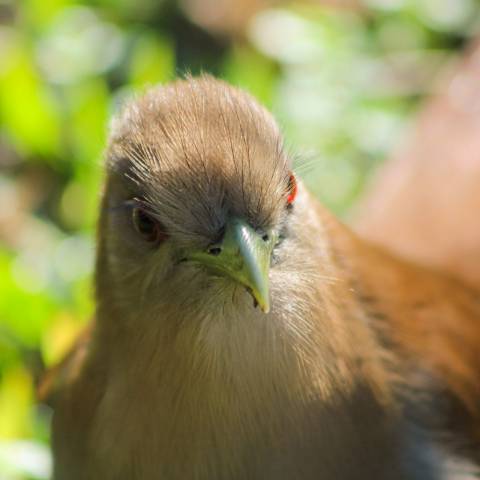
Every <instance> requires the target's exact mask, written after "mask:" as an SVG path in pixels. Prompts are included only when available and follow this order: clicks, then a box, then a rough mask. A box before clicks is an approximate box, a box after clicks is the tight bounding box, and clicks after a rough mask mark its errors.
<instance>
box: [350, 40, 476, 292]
mask: <svg viewBox="0 0 480 480" xmlns="http://www.w3.org/2000/svg"><path fill="white" fill-rule="evenodd" d="M452 70H453V71H452ZM357 230H359V231H360V232H361V233H362V235H364V236H365V237H367V238H370V239H371V240H373V241H374V242H376V243H378V244H381V245H384V246H386V247H388V248H389V249H391V250H393V251H394V252H396V253H399V254H401V255H402V256H405V257H408V258H410V259H413V260H415V261H418V262H421V263H423V264H427V265H431V266H434V267H439V268H444V269H446V270H448V271H449V272H451V273H454V274H456V275H459V276H461V277H463V278H464V279H466V280H468V281H471V282H473V283H475V284H477V285H480V42H476V43H475V44H474V45H473V46H472V47H471V48H470V49H468V51H467V53H466V55H465V58H464V59H462V60H461V61H460V63H459V65H457V66H456V67H455V68H454V69H449V72H446V78H445V79H444V80H443V81H441V84H440V88H439V90H438V93H437V94H436V95H435V96H434V97H433V98H432V99H431V100H430V101H429V102H428V103H427V105H426V106H425V108H424V109H423V111H422V112H421V113H420V115H419V118H418V121H417V122H416V124H415V125H414V127H413V130H412V132H411V135H410V137H409V138H408V139H407V142H406V143H405V145H403V146H402V147H401V148H400V149H399V150H398V151H397V152H396V154H394V155H393V157H392V158H391V160H390V161H388V162H387V163H386V164H385V166H384V167H382V169H381V170H380V172H379V174H378V176H377V178H376V179H375V181H374V183H373V185H372V187H371V189H370V190H369V192H368V194H367V196H366V198H365V200H364V202H363V204H361V207H360V209H359V215H358V218H357Z"/></svg>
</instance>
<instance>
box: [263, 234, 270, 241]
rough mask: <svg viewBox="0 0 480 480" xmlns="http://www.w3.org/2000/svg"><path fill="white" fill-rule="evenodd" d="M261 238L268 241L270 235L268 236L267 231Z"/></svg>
mask: <svg viewBox="0 0 480 480" xmlns="http://www.w3.org/2000/svg"><path fill="white" fill-rule="evenodd" d="M262 240H263V241H264V242H268V241H269V240H270V237H269V236H268V233H266V234H265V235H264V236H263V237H262Z"/></svg>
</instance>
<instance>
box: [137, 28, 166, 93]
mask: <svg viewBox="0 0 480 480" xmlns="http://www.w3.org/2000/svg"><path fill="white" fill-rule="evenodd" d="M174 68H175V55H174V52H173V45H172V43H171V41H169V40H168V39H167V38H165V37H161V36H159V35H156V34H153V33H143V34H142V35H141V36H140V37H139V38H138V39H137V40H136V42H135V44H134V48H133V52H132V57H131V61H130V68H129V80H130V84H131V85H132V86H133V87H136V88H145V86H146V85H152V84H156V83H162V82H166V81H167V80H170V79H171V78H172V77H173V73H174Z"/></svg>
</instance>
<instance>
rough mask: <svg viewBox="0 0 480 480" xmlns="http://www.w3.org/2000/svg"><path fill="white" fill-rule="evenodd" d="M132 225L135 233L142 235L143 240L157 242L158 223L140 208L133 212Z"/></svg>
mask: <svg viewBox="0 0 480 480" xmlns="http://www.w3.org/2000/svg"><path fill="white" fill-rule="evenodd" d="M133 224H134V226H135V229H136V230H137V232H138V233H139V234H140V235H142V237H144V238H145V240H147V241H149V242H154V241H157V240H159V235H160V226H159V223H158V222H157V221H156V220H155V219H154V218H152V216H151V215H150V214H148V213H147V212H146V211H145V210H143V209H142V208H135V209H134V210H133Z"/></svg>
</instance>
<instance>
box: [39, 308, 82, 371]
mask: <svg viewBox="0 0 480 480" xmlns="http://www.w3.org/2000/svg"><path fill="white" fill-rule="evenodd" d="M81 330H82V324H81V323H79V322H78V320H76V319H75V318H74V317H73V316H72V315H69V314H67V313H61V314H60V315H57V317H56V318H55V320H54V321H53V323H52V325H51V326H50V327H49V329H48V330H46V331H45V334H44V336H43V342H42V353H43V358H44V360H45V363H46V364H47V365H53V364H55V363H57V362H59V361H60V360H61V359H62V358H63V356H64V355H65V354H66V353H67V352H68V350H69V349H70V348H71V346H72V345H73V343H74V341H75V339H76V338H77V336H78V334H79V333H80V331H81Z"/></svg>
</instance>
